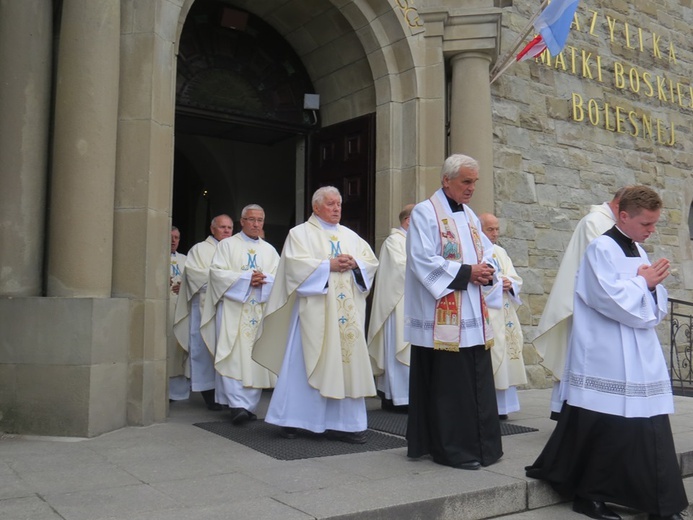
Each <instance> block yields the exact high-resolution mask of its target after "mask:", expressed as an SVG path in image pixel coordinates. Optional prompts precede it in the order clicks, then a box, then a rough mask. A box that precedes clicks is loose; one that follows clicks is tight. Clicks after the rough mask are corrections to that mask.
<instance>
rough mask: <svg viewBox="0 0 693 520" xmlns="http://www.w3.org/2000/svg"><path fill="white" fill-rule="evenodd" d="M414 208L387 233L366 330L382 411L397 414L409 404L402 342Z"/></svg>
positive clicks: (406, 347) (405, 349) (406, 344)
mask: <svg viewBox="0 0 693 520" xmlns="http://www.w3.org/2000/svg"><path fill="white" fill-rule="evenodd" d="M413 208H414V204H410V205H408V206H405V207H404V209H402V211H401V212H400V214H399V222H400V227H398V228H392V229H391V230H390V235H389V236H388V237H387V238H386V239H385V242H383V245H382V247H381V248H380V257H379V258H378V260H379V261H380V267H379V268H378V274H377V276H376V277H375V287H374V289H373V306H372V307H371V320H370V323H369V326H368V352H369V353H370V356H371V364H372V366H373V374H374V375H376V376H377V377H376V387H377V389H378V395H380V398H381V400H382V407H383V409H393V410H400V411H406V406H407V405H408V404H409V355H410V345H409V342H408V341H404V270H405V268H406V265H407V230H408V229H409V219H410V215H411V210H412V209H413ZM398 407H399V408H398Z"/></svg>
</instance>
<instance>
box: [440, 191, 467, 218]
mask: <svg viewBox="0 0 693 520" xmlns="http://www.w3.org/2000/svg"><path fill="white" fill-rule="evenodd" d="M443 195H445V198H446V199H448V204H450V209H451V210H452V212H453V213H457V212H458V211H464V204H458V203H457V202H455V201H454V200H452V199H451V198H450V197H448V194H447V193H445V191H443Z"/></svg>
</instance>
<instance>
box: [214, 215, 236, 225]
mask: <svg viewBox="0 0 693 520" xmlns="http://www.w3.org/2000/svg"><path fill="white" fill-rule="evenodd" d="M222 217H226V218H227V219H229V220H230V221H231V225H233V219H232V218H231V217H229V216H228V215H227V214H226V213H222V214H221V215H217V216H216V217H214V218H213V219H212V223H211V224H210V227H217V219H220V218H222Z"/></svg>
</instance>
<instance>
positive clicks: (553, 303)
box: [532, 188, 625, 419]
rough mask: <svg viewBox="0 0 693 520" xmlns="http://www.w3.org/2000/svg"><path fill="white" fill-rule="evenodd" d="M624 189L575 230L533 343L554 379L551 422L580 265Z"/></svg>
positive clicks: (609, 219)
mask: <svg viewBox="0 0 693 520" xmlns="http://www.w3.org/2000/svg"><path fill="white" fill-rule="evenodd" d="M624 189H625V188H620V189H619V190H618V191H617V192H616V193H615V194H614V196H613V198H612V200H611V201H610V202H604V203H602V204H598V205H593V206H591V207H590V211H589V213H588V214H587V215H585V216H584V217H583V218H582V219H581V220H580V222H578V223H577V226H575V230H574V231H573V235H572V236H571V238H570V241H569V242H568V246H567V247H566V249H565V252H564V253H563V259H562V260H561V265H560V267H559V268H558V273H557V274H556V279H555V280H554V282H553V286H552V287H551V293H550V294H549V298H548V300H547V301H546V306H545V307H544V312H543V313H542V315H541V319H540V320H539V325H538V326H537V331H536V336H535V338H534V340H533V341H532V343H533V344H534V348H536V349H537V353H538V354H539V356H540V357H541V362H540V363H541V365H542V366H543V367H544V368H546V369H547V370H548V371H549V372H551V374H552V375H553V377H554V379H555V383H554V390H553V394H552V396H551V415H552V419H556V418H558V413H559V412H560V411H561V407H562V406H563V402H562V401H561V399H560V379H561V378H562V377H563V368H564V367H565V360H566V352H567V351H568V338H570V331H571V328H572V323H573V321H572V320H573V294H574V289H575V275H576V273H577V269H578V265H579V264H580V260H582V255H583V254H584V253H585V249H587V246H588V245H589V244H590V242H592V240H594V239H595V238H597V237H598V236H600V235H601V234H602V233H604V232H605V231H607V230H608V229H610V228H611V227H613V225H614V224H615V223H616V214H617V213H618V201H619V199H620V197H621V193H623V190H624Z"/></svg>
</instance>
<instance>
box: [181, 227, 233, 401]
mask: <svg viewBox="0 0 693 520" xmlns="http://www.w3.org/2000/svg"><path fill="white" fill-rule="evenodd" d="M210 231H211V232H212V234H211V235H210V236H208V237H207V239H206V240H204V241H202V242H198V243H197V244H195V245H194V246H192V247H191V248H190V251H188V256H187V258H186V261H185V271H184V272H183V279H182V281H181V286H180V292H179V294H178V302H176V315H175V319H174V322H173V332H174V334H175V335H176V338H177V339H178V342H179V343H180V344H181V346H182V347H183V348H184V349H185V350H186V351H187V352H188V362H189V366H190V384H191V386H192V390H193V392H201V393H202V397H203V399H204V400H205V404H206V405H207V408H209V409H210V410H221V405H220V404H219V403H217V402H216V401H215V399H214V384H215V383H214V381H215V374H216V372H215V370H214V353H213V352H210V351H209V349H208V348H207V346H206V345H205V342H204V340H203V339H202V335H201V333H200V319H201V316H202V312H203V311H204V301H205V294H206V292H207V282H208V279H209V266H210V264H211V263H212V257H213V256H214V252H215V251H216V249H217V244H218V243H219V241H220V240H223V239H225V238H228V237H230V236H231V234H232V233H233V221H232V220H231V217H229V216H228V215H218V216H216V217H214V218H213V219H212V224H211V226H210Z"/></svg>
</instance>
